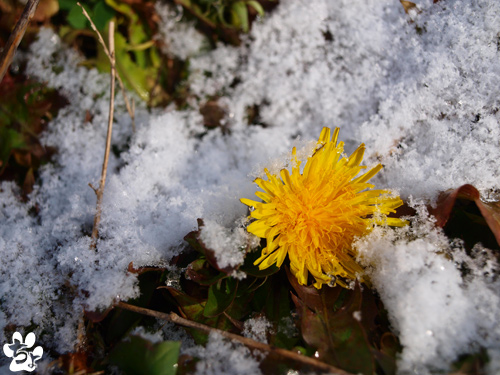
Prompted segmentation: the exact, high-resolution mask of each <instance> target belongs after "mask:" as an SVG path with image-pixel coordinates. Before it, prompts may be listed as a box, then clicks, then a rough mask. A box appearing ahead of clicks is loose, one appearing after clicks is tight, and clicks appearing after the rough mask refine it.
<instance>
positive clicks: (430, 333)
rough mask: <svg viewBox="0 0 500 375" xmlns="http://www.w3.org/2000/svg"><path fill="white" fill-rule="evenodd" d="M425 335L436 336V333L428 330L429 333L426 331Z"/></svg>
mask: <svg viewBox="0 0 500 375" xmlns="http://www.w3.org/2000/svg"><path fill="white" fill-rule="evenodd" d="M425 334H426V335H427V336H433V335H434V332H432V331H431V330H430V329H428V330H427V331H425Z"/></svg>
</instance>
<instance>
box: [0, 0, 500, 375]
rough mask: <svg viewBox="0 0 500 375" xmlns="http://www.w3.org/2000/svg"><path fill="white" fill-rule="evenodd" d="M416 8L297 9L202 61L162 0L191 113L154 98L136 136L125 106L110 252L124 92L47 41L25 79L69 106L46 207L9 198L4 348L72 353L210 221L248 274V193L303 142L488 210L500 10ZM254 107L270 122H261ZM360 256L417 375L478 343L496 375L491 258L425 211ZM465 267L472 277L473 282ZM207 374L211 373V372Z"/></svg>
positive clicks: (1, 291) (494, 169)
mask: <svg viewBox="0 0 500 375" xmlns="http://www.w3.org/2000/svg"><path fill="white" fill-rule="evenodd" d="M418 5H419V13H417V12H413V13H412V14H411V15H406V14H405V13H404V10H403V8H402V6H401V5H400V4H399V2H394V1H389V0H383V1H380V0H338V1H334V2H331V1H326V0H308V1H306V0H293V1H292V0H282V1H280V5H279V6H278V7H277V8H276V9H275V10H274V11H273V12H272V13H271V14H268V15H267V16H266V17H265V18H264V19H263V20H261V21H259V22H257V23H255V24H254V26H253V30H252V32H251V34H250V35H249V36H248V37H247V38H246V39H245V40H244V43H243V44H242V46H241V47H238V48H235V47H228V46H223V45H218V46H217V48H216V49H215V50H213V51H203V49H200V46H202V45H203V43H204V42H203V41H202V38H201V37H200V36H199V35H198V34H195V33H185V34H183V32H182V30H186V29H185V28H184V27H185V25H182V24H179V23H176V22H175V20H173V19H172V17H174V16H176V15H174V14H173V12H172V11H171V9H170V10H168V9H166V8H161V7H162V5H158V9H159V10H160V15H161V17H162V20H163V23H162V28H161V30H163V31H162V34H161V35H160V38H164V40H165V46H166V47H165V48H167V49H168V50H169V52H170V53H171V54H173V55H175V56H178V57H180V58H188V57H190V68H191V74H190V81H189V86H190V89H191V92H192V93H193V97H192V98H191V99H190V102H189V103H190V106H191V108H190V109H187V110H184V111H177V110H175V109H173V108H167V109H165V110H155V111H147V110H146V109H145V108H144V106H143V105H141V104H140V103H139V104H138V108H137V119H136V125H137V132H136V133H135V134H132V130H131V124H130V119H129V118H128V117H127V115H126V111H125V109H124V105H123V101H122V99H121V96H120V95H117V97H116V101H117V110H116V115H115V126H114V133H113V140H112V143H113V146H114V149H115V150H117V151H118V152H117V153H116V155H115V154H113V155H112V157H111V160H110V166H109V171H108V180H107V184H106V190H105V196H104V197H105V198H104V206H103V211H102V212H103V216H102V223H101V231H100V233H101V237H102V238H101V240H100V241H99V243H98V252H92V251H90V250H89V243H90V240H89V234H90V231H91V228H92V220H93V216H94V212H95V196H94V192H93V191H92V190H91V189H90V188H89V187H88V186H87V184H88V183H89V182H91V183H92V184H93V185H94V186H97V184H98V179H99V176H100V168H101V163H102V156H103V152H104V144H105V135H106V125H107V114H108V99H109V93H108V91H109V89H108V85H109V83H108V82H109V78H108V76H107V75H101V74H99V73H98V72H97V71H95V70H88V69H86V68H84V67H81V66H79V65H78V63H79V61H80V57H79V56H77V55H76V53H75V52H73V51H72V50H70V49H68V48H67V47H65V46H63V45H62V44H61V42H60V40H59V39H58V37H57V36H56V35H55V34H54V33H53V32H52V31H50V30H48V29H43V30H42V31H41V32H40V35H39V40H38V41H37V42H35V43H34V44H33V45H32V46H31V53H30V55H29V58H28V71H29V72H30V74H31V75H32V76H33V77H35V78H38V79H40V80H42V81H45V82H47V83H48V85H49V86H51V87H55V88H58V89H59V90H61V91H62V93H64V94H65V95H66V96H67V97H68V99H69V102H70V104H69V105H68V106H67V107H65V108H63V109H62V110H61V111H60V113H59V114H58V116H57V118H55V119H54V120H53V121H52V122H51V123H50V126H49V129H48V131H47V132H46V134H45V135H44V139H43V142H44V144H45V145H46V146H54V147H57V149H58V153H57V155H56V156H55V160H54V162H53V163H51V164H49V165H47V166H44V167H43V168H42V170H41V178H40V185H39V186H37V187H36V188H35V191H34V192H33V193H32V195H31V196H30V200H29V201H28V202H27V203H24V202H21V201H20V200H19V198H18V196H19V191H18V189H17V188H16V186H14V185H13V184H11V183H5V182H4V183H2V184H1V185H0V259H1V262H0V275H1V278H0V300H1V301H2V303H1V308H0V341H1V342H6V341H8V339H9V338H7V337H6V336H5V332H4V329H3V328H5V327H6V326H7V325H9V324H11V325H14V326H18V327H27V326H30V325H33V326H36V329H35V332H36V334H37V338H38V340H39V341H41V343H43V345H44V347H45V348H53V349H56V350H59V351H61V352H64V351H67V350H72V348H73V345H74V344H75V338H76V326H77V323H78V319H79V316H80V314H81V312H82V310H83V308H85V309H88V310H97V309H104V308H106V307H108V306H109V305H110V304H111V303H112V302H113V301H115V300H116V299H128V298H131V297H136V296H137V295H138V292H139V291H138V289H137V279H136V276H135V275H134V274H130V273H128V272H127V268H128V265H129V264H130V263H131V262H132V263H133V265H134V267H140V266H144V265H166V264H168V262H169V261H170V259H171V258H172V257H173V256H175V255H177V254H178V253H179V252H180V251H181V250H182V249H183V247H184V246H185V245H184V242H183V237H184V236H185V235H186V234H187V233H188V232H190V231H192V230H195V229H196V228H197V224H196V219H197V218H204V219H205V220H206V222H207V223H209V225H208V228H209V229H205V230H204V231H202V234H203V236H205V237H204V238H205V239H206V240H209V241H210V244H211V245H212V247H214V248H218V249H224V251H221V252H220V253H219V254H218V255H217V256H218V260H219V262H222V263H224V264H228V265H236V264H238V263H240V262H241V260H242V254H241V252H240V251H236V250H235V249H238V248H239V247H240V245H241V244H242V243H243V241H244V239H243V237H245V236H246V234H244V233H243V232H242V231H240V230H238V228H239V226H240V224H241V221H242V219H243V218H244V217H245V216H246V214H247V211H246V207H245V206H244V205H242V204H241V203H240V202H239V198H241V197H246V198H251V199H255V196H254V192H255V190H256V187H255V185H253V184H252V179H253V177H254V176H255V175H258V174H259V173H261V171H262V169H263V168H262V167H263V166H265V165H267V166H269V167H270V168H271V169H272V170H279V168H281V167H282V166H284V165H287V163H288V162H289V153H290V151H291V148H292V147H293V146H294V145H303V146H305V149H304V152H303V155H304V157H305V156H306V155H307V152H309V151H310V149H311V147H310V144H309V146H307V145H308V142H310V141H311V140H316V139H317V138H318V136H319V133H320V131H321V128H322V127H323V126H330V127H335V126H339V127H340V128H341V132H340V139H341V140H343V141H345V142H346V152H347V153H349V152H351V151H353V150H354V148H355V147H357V146H358V145H359V144H360V143H361V142H364V143H365V144H366V149H367V152H366V156H365V159H366V162H365V163H366V164H367V165H372V164H374V163H376V162H382V163H383V164H384V166H385V168H384V170H383V171H382V172H381V173H379V175H378V176H377V177H376V178H374V179H373V180H372V181H373V182H374V183H375V184H376V185H377V187H381V188H386V187H389V188H394V189H397V190H398V191H399V192H400V193H401V195H402V196H403V198H407V197H409V196H410V195H411V196H413V197H415V198H417V199H424V200H426V201H433V200H435V199H436V197H437V194H438V192H439V191H441V190H446V189H450V188H456V187H458V186H460V185H462V184H464V183H471V184H473V185H475V186H476V187H477V188H479V189H480V190H481V191H482V192H483V194H484V195H485V197H486V196H487V194H489V193H490V192H491V191H492V190H494V189H495V188H497V187H498V186H499V182H500V181H499V177H500V174H499V172H498V160H499V159H500V147H499V139H500V137H499V136H500V126H499V117H500V113H499V108H500V103H499V100H500V99H499V98H500V95H499V91H500V64H498V60H499V54H500V52H499V47H498V46H499V36H498V32H499V30H498V25H500V3H498V2H494V1H488V0H474V1H473V0H463V1H460V0H449V1H448V0H447V1H440V2H438V3H436V4H433V3H432V1H431V0H424V1H421V2H419V4H418ZM161 9H163V10H161ZM173 30H177V31H176V32H175V31H173ZM180 34H183V36H182V38H181V36H180ZM168 38H170V39H168ZM176 43H180V44H176ZM213 97H217V98H218V103H219V104H220V105H221V106H222V107H223V108H224V109H225V110H226V114H227V116H226V118H225V123H224V127H225V129H226V130H225V131H223V130H222V129H215V130H210V131H207V130H206V129H205V128H203V126H202V124H203V119H202V117H201V115H200V114H199V111H198V109H199V106H201V105H202V104H203V103H204V102H205V101H206V100H208V99H209V98H213ZM250 109H252V110H253V112H254V113H257V114H258V115H256V116H252V121H251V122H252V123H251V124H250V125H249V124H248V121H249V112H250V111H249V110H250ZM257 110H258V111H257ZM86 118H87V119H88V118H90V120H89V121H86V120H85V119H86ZM308 150H309V151H308ZM35 212H36V214H35ZM224 233H225V234H229V235H223V234H224ZM230 249H231V250H230ZM358 249H359V251H360V253H361V257H362V261H363V262H365V264H366V265H369V266H370V268H369V269H370V275H371V277H372V281H373V284H374V286H375V287H376V289H377V290H378V292H379V293H380V295H381V297H382V299H383V301H384V303H385V305H386V307H387V309H388V311H389V316H390V319H391V322H392V324H393V326H394V328H395V329H396V330H397V331H398V333H399V335H400V339H401V341H402V344H403V346H404V350H403V353H402V354H401V357H400V358H399V368H400V372H401V373H402V374H404V373H410V372H417V373H420V374H425V373H428V372H433V371H440V370H443V369H447V367H448V366H449V364H450V362H451V361H453V360H454V359H456V357H457V355H459V354H461V353H468V352H473V351H475V350H477V349H478V348H479V347H481V346H483V347H485V348H486V349H487V350H488V353H489V354H490V355H491V357H492V361H491V363H490V365H489V371H490V373H491V374H495V371H496V370H495V369H497V368H498V363H500V354H499V353H500V343H499V341H500V331H499V329H498V327H497V326H498V316H499V314H498V313H499V299H500V295H499V292H498V291H499V290H500V289H499V288H498V286H499V285H498V281H496V280H495V279H494V278H492V277H491V275H492V274H493V269H494V267H495V265H494V264H492V263H491V262H489V261H488V260H487V259H489V258H488V256H489V255H488V254H489V253H488V250H484V249H481V248H479V247H477V248H476V253H477V254H476V255H477V256H476V257H475V258H471V257H469V256H467V255H466V254H465V253H464V250H463V248H462V246H461V245H460V244H459V243H457V242H456V241H453V239H448V238H446V237H445V236H444V235H443V234H442V233H441V232H439V231H438V230H436V229H434V228H433V226H432V223H431V221H430V219H428V218H426V216H425V213H424V212H421V213H420V216H419V218H418V219H416V221H414V222H413V225H412V226H411V227H409V228H405V229H400V230H397V231H392V230H387V229H385V228H381V229H377V230H376V231H374V232H373V233H372V234H371V235H370V236H369V237H367V238H364V239H361V240H360V241H359V242H358ZM483 252H484V254H486V255H484V254H483ZM443 254H446V255H447V257H446V256H444V255H443ZM482 254H483V255H482ZM478 259H479V260H481V259H482V260H481V261H479V260H478ZM463 264H467V265H468V268H469V269H470V270H472V271H471V272H472V273H471V274H469V275H468V276H467V277H465V276H464V275H462V273H461V272H460V266H461V265H463ZM485 272H489V276H487V275H485ZM68 288H71V290H72V291H73V293H72V296H73V297H71V298H70V297H68V296H69V295H70V294H68V293H67V290H68ZM429 332H430V333H429ZM216 352H217V353H219V352H220V353H226V354H220V355H219V354H218V355H219V357H220V358H224V357H227V355H232V354H228V353H236V354H234V356H235V361H236V362H235V365H234V367H231V369H229V368H227V367H225V368H224V370H226V371H232V372H225V373H233V374H240V373H241V374H243V373H258V368H257V367H256V366H257V365H256V364H255V362H252V360H251V359H249V358H246V357H247V356H248V353H247V352H245V350H244V349H243V348H239V349H238V348H236V349H235V347H234V345H233V344H230V343H227V342H225V341H223V340H222V339H221V338H218V337H211V338H210V341H209V345H208V346H207V349H206V353H208V354H206V356H205V357H204V358H206V359H207V361H208V359H209V358H211V356H212V354H210V353H216ZM213 355H214V356H215V354H213ZM219 357H217V358H219ZM236 357H237V359H236ZM214 358H215V357H214ZM207 361H205V362H203V361H201V362H200V369H199V371H200V373H207V374H208V373H215V372H210V371H212V370H213V368H209V367H208V364H207V363H208V362H207ZM221 361H222V359H221ZM227 363H228V361H227V360H225V359H224V364H225V365H227ZM203 366H205V367H203ZM245 371H247V372H245Z"/></svg>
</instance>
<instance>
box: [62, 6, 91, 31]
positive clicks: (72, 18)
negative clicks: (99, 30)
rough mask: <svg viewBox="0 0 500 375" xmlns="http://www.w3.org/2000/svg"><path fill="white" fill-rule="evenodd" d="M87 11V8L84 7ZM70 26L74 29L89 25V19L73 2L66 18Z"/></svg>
mask: <svg viewBox="0 0 500 375" xmlns="http://www.w3.org/2000/svg"><path fill="white" fill-rule="evenodd" d="M86 10H87V11H88V9H86ZM66 20H67V21H68V23H69V24H70V26H71V27H72V28H74V29H85V28H86V27H87V25H89V21H87V19H86V18H85V16H84V15H83V12H82V8H80V7H79V6H78V5H76V4H74V5H73V7H72V8H71V10H70V11H69V14H68V17H67V18H66Z"/></svg>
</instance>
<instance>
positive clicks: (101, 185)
mask: <svg viewBox="0 0 500 375" xmlns="http://www.w3.org/2000/svg"><path fill="white" fill-rule="evenodd" d="M82 9H83V8H82ZM114 35H115V22H114V21H110V22H109V57H110V61H111V89H110V91H111V93H110V98H109V117H108V134H107V136H106V148H105V150H104V161H103V163H102V171H101V182H100V183H99V188H97V189H95V188H94V187H92V189H94V191H95V193H96V196H97V204H96V213H95V216H94V227H93V228H92V236H91V239H92V241H91V243H90V248H91V249H92V250H95V248H96V245H97V237H98V236H99V222H100V221H101V209H102V197H103V194H104V185H105V184H106V173H107V171H108V161H109V150H110V149H111V132H112V130H113V113H114V109H115V77H116V67H115V36H114ZM101 40H102V38H101ZM102 43H104V41H102Z"/></svg>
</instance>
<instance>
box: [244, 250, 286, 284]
mask: <svg viewBox="0 0 500 375" xmlns="http://www.w3.org/2000/svg"><path fill="white" fill-rule="evenodd" d="M261 252H262V247H259V248H258V249H257V250H255V251H251V252H249V253H247V254H246V256H245V261H244V262H243V265H242V266H241V267H240V271H243V272H245V273H246V274H247V275H250V276H255V277H268V276H271V275H274V274H275V273H276V272H278V271H279V270H280V269H279V268H278V267H276V264H273V265H272V266H271V267H268V268H265V269H263V270H260V269H259V266H258V265H257V266H256V265H254V264H253V263H254V262H255V260H256V259H257V258H259V257H260V255H261Z"/></svg>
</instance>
